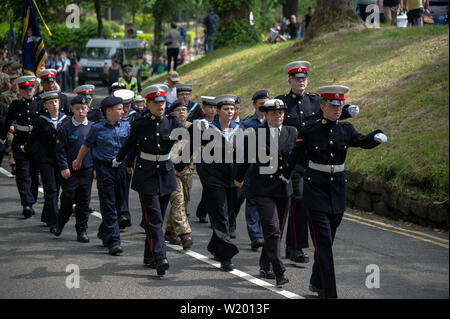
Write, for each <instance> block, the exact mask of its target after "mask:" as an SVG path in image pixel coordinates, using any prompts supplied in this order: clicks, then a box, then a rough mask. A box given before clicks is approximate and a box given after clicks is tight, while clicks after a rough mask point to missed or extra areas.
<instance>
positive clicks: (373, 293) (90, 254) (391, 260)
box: [0, 162, 449, 306]
mask: <svg viewBox="0 0 450 319" xmlns="http://www.w3.org/2000/svg"><path fill="white" fill-rule="evenodd" d="M3 167H4V170H1V171H2V172H1V173H0V265H1V267H0V283H1V285H0V298H3V299H5V298H7V299H9V298H33V299H42V298H51V299H52V298H82V299H91V298H125V299H129V298H133V299H141V298H145V299H161V298H163V299H176V300H178V301H182V302H184V301H183V300H184V299H188V300H200V299H208V300H212V299H228V300H236V299H251V300H255V301H258V300H259V301H263V302H268V303H270V302H275V301H276V299H280V300H286V299H303V298H306V299H312V298H316V297H315V296H314V294H312V293H310V292H309V291H308V283H309V276H310V274H311V268H312V263H311V262H310V263H308V264H295V263H294V262H291V261H290V260H286V259H284V262H285V263H286V268H287V272H286V275H287V276H288V277H289V279H290V282H289V283H288V284H286V285H285V286H284V287H283V289H278V288H275V287H274V281H272V280H261V279H260V278H259V277H258V270H259V266H258V260H259V254H260V251H253V250H252V249H251V248H250V240H249V238H248V235H247V231H246V226H245V220H244V211H243V208H244V207H242V209H241V212H240V214H239V216H238V229H237V238H236V239H235V240H234V241H235V242H236V244H237V246H238V247H239V249H240V252H239V254H238V255H237V256H236V257H235V258H234V259H233V262H234V264H235V265H236V270H235V271H233V272H231V273H228V272H224V271H222V270H220V269H218V268H217V267H218V266H219V265H218V263H217V262H215V261H213V260H211V259H210V258H211V256H210V254H209V253H208V252H207V250H206V246H207V243H208V241H209V238H210V236H211V229H210V225H209V224H200V223H198V222H197V218H196V217H195V209H196V207H197V204H198V202H199V200H200V196H201V186H200V183H199V181H198V180H197V179H195V180H194V187H193V190H192V201H191V203H190V204H189V206H188V212H189V213H190V217H189V220H190V223H191V227H192V237H193V240H194V245H193V246H192V248H191V249H190V250H188V251H183V250H182V249H180V247H179V246H170V245H169V246H168V248H167V256H168V260H169V263H170V269H169V271H168V272H167V275H166V276H164V277H163V278H159V277H157V276H156V271H155V270H153V269H149V268H146V267H145V266H144V265H143V263H142V259H143V248H144V238H145V234H144V232H143V230H142V228H140V226H139V222H140V219H141V208H140V205H139V200H138V197H137V194H136V193H135V192H134V191H131V192H130V209H131V213H132V224H133V225H132V227H130V228H127V229H126V230H125V231H123V232H122V233H121V239H122V246H123V248H124V253H123V254H122V255H121V256H117V257H113V256H110V255H108V252H107V249H106V248H103V247H102V245H101V242H100V240H99V239H97V238H96V233H97V229H98V226H99V224H100V219H99V218H98V217H96V216H92V215H91V216H90V219H89V229H88V235H89V237H90V238H91V242H90V243H87V244H81V243H78V242H77V241H76V233H75V228H74V224H75V221H74V218H73V217H72V218H71V220H70V221H69V223H68V224H67V225H66V227H65V229H64V232H63V234H62V235H61V237H59V238H56V237H54V236H53V235H52V234H50V233H49V231H48V228H47V227H45V225H44V224H43V223H41V222H40V215H41V210H42V206H43V194H42V193H40V194H39V199H38V203H37V204H36V205H35V207H34V208H35V210H36V212H37V214H36V215H35V216H34V217H32V218H30V219H27V220H24V219H23V217H22V215H21V207H20V200H19V196H18V193H17V189H16V186H15V180H14V178H11V177H7V175H5V174H8V173H7V170H9V166H8V165H7V164H6V163H5V162H4V163H3ZM5 170H6V171H5ZM91 207H93V208H94V209H96V210H99V209H98V208H99V203H98V196H97V189H96V184H95V183H94V185H93V194H92V202H91ZM282 247H283V253H282V255H283V257H284V243H283V245H282ZM306 251H307V252H308V253H309V254H310V256H312V255H313V249H312V244H311V242H310V248H309V249H307V250H306ZM334 254H335V268H336V279H337V287H338V295H339V297H340V298H344V299H380V298H383V299H448V298H449V259H448V257H449V256H448V232H437V231H433V230H432V229H427V228H423V227H419V226H416V225H411V224H407V223H403V222H396V221H391V220H386V219H383V218H380V217H377V216H375V215H372V214H369V213H363V212H358V211H353V210H350V211H348V212H346V215H345V217H344V220H343V222H342V224H341V226H340V227H339V229H338V231H337V235H336V240H335V244H334ZM70 265H76V266H75V267H78V269H79V288H68V286H67V283H69V286H70V284H71V283H72V284H73V283H76V280H72V279H73V275H74V274H75V272H74V271H73V268H70V267H71V266H70ZM370 265H372V266H370ZM373 265H376V266H375V268H378V270H379V287H374V288H368V287H367V286H366V281H370V280H368V279H367V278H368V276H373V275H374V270H373V269H374V268H373V267H374V266H373ZM68 266H69V268H67V267H68ZM368 266H369V268H367V267H368ZM370 267H372V268H370ZM366 271H368V272H366ZM369 279H370V277H369ZM370 282H372V283H376V282H377V281H376V280H375V281H373V280H372V281H370ZM295 302H296V304H297V303H298V305H299V306H300V305H301V302H302V301H301V300H297V301H295Z"/></svg>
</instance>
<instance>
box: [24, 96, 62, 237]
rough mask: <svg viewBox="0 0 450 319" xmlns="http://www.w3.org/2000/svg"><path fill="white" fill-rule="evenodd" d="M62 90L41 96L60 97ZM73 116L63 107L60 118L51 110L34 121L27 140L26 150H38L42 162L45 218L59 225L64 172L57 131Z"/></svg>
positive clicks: (26, 151) (38, 160) (40, 169)
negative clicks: (57, 147)
mask: <svg viewBox="0 0 450 319" xmlns="http://www.w3.org/2000/svg"><path fill="white" fill-rule="evenodd" d="M58 93H59V91H56V90H55V91H44V92H43V93H41V94H40V98H41V99H42V101H43V103H44V104H45V102H46V101H50V100H55V99H56V100H57V99H59V96H58ZM67 120H69V117H68V116H67V115H65V114H64V113H62V112H61V111H59V114H58V118H57V119H55V120H52V119H51V117H50V113H49V112H48V111H47V110H44V111H42V114H41V115H40V116H39V117H37V118H35V119H34V121H33V130H32V131H31V134H30V135H29V136H28V139H27V141H26V143H25V144H24V148H23V149H24V152H25V153H28V152H32V150H33V149H35V150H36V151H35V152H34V158H35V159H36V161H37V162H38V166H39V171H40V172H41V176H42V185H43V189H44V207H43V208H42V215H41V221H42V222H44V223H46V224H47V226H48V227H50V228H52V227H55V226H56V222H57V218H58V211H59V208H58V195H59V189H60V185H61V179H60V177H61V174H60V170H59V166H58V163H57V161H56V151H55V147H56V133H57V131H58V130H59V129H60V127H61V126H62V125H63V124H64V123H65V122H66V121H67Z"/></svg>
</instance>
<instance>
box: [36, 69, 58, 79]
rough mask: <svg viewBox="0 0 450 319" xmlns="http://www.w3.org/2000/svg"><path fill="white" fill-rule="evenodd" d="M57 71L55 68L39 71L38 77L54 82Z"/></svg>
mask: <svg viewBox="0 0 450 319" xmlns="http://www.w3.org/2000/svg"><path fill="white" fill-rule="evenodd" d="M56 73H58V72H57V71H56V70H55V69H45V70H43V71H41V72H39V73H38V77H39V78H40V79H41V80H42V81H49V82H54V81H55V77H56Z"/></svg>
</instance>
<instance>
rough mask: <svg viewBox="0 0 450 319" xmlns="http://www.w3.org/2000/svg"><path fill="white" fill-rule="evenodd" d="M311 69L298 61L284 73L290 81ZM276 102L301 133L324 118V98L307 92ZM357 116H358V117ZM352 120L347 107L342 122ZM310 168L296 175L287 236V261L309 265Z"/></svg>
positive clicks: (298, 167)
mask: <svg viewBox="0 0 450 319" xmlns="http://www.w3.org/2000/svg"><path fill="white" fill-rule="evenodd" d="M310 66H311V64H310V63H309V62H307V61H294V62H291V63H288V64H287V65H286V66H285V68H284V72H285V73H286V74H288V75H289V77H290V78H307V77H308V70H309V68H310ZM276 99H280V100H283V102H284V103H285V104H286V106H287V110H286V113H285V115H284V121H283V125H289V126H293V127H295V128H297V130H299V131H300V130H301V129H302V128H303V127H304V126H305V124H306V122H307V121H308V120H309V119H311V118H317V117H318V116H320V113H321V110H320V96H319V95H317V94H314V93H309V92H305V93H303V95H301V96H300V95H297V94H295V93H294V92H293V91H292V89H291V91H290V92H289V93H288V94H284V95H279V96H277V97H276ZM356 108H357V107H356ZM353 115H354V116H356V115H355V114H354V113H353ZM348 117H350V115H349V109H348V106H344V110H343V112H342V116H341V119H345V118H348ZM306 166H307V165H306V164H305V163H297V164H296V166H295V170H294V172H293V174H292V185H293V189H294V195H293V196H294V198H293V200H292V203H291V208H290V213H289V218H288V228H287V233H286V258H290V259H291V260H292V261H294V262H300V263H307V262H309V256H308V254H307V253H306V252H303V250H302V249H303V248H308V247H309V244H308V220H307V215H306V211H305V208H304V207H303V198H304V197H303V175H304V173H305V169H306Z"/></svg>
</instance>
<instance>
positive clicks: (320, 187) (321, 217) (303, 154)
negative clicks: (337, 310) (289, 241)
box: [282, 85, 387, 298]
mask: <svg viewBox="0 0 450 319" xmlns="http://www.w3.org/2000/svg"><path fill="white" fill-rule="evenodd" d="M348 91H349V88H348V87H346V86H341V85H330V86H324V87H320V88H318V89H317V92H318V93H319V94H320V96H321V103H320V108H321V110H322V117H321V118H318V119H317V120H315V119H311V120H310V121H309V122H308V123H307V124H306V125H305V126H304V127H303V129H302V130H300V132H299V134H298V137H297V143H296V146H295V149H294V151H293V152H292V153H291V155H290V156H289V159H288V165H287V167H286V170H284V173H283V177H282V179H283V180H284V181H288V179H289V178H290V176H291V172H292V171H293V170H294V169H295V164H296V163H304V162H306V161H307V163H308V164H307V165H308V166H307V168H306V171H305V175H304V176H305V185H304V190H303V192H304V206H305V208H306V211H307V214H308V219H309V223H310V231H311V238H312V240H313V242H314V247H315V253H314V265H313V270H312V275H311V279H310V287H309V289H310V290H311V291H312V292H317V293H318V294H319V296H320V297H322V298H337V291H336V278H335V273H334V262H333V250H332V246H333V241H334V238H335V234H336V230H337V227H338V226H339V224H340V223H341V221H342V217H343V215H344V211H345V208H346V183H347V180H346V177H345V172H344V165H345V158H346V155H347V149H348V148H349V147H361V148H364V149H370V148H374V147H376V146H378V145H379V144H380V143H382V142H386V141H387V137H386V135H384V134H383V132H382V131H380V130H376V131H373V132H372V133H370V134H368V135H363V134H360V133H358V132H357V131H356V130H355V128H354V127H353V125H351V124H349V123H346V122H340V121H339V120H338V119H339V118H340V117H341V115H342V110H343V106H344V100H345V96H344V95H345V93H347V92H348Z"/></svg>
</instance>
